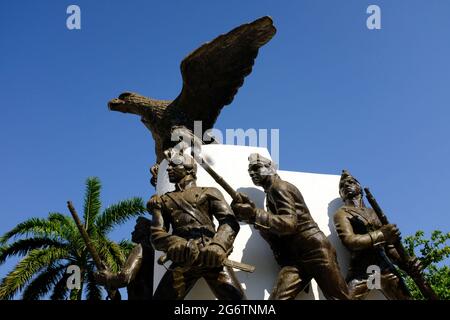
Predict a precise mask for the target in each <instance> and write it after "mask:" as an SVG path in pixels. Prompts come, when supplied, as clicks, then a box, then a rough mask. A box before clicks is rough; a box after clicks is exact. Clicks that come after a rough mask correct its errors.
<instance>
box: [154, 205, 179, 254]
mask: <svg viewBox="0 0 450 320" xmlns="http://www.w3.org/2000/svg"><path fill="white" fill-rule="evenodd" d="M147 209H148V210H149V211H150V212H151V213H152V227H151V230H152V234H151V241H152V244H153V246H154V247H155V249H156V250H159V251H164V252H167V250H168V249H169V247H170V246H172V245H174V244H176V243H179V242H187V241H186V240H185V239H184V238H181V237H179V236H175V235H172V234H170V233H169V232H167V229H168V223H167V222H165V221H164V216H163V213H162V207H161V206H160V205H158V202H155V201H153V203H152V200H150V201H149V203H148V204H147Z"/></svg>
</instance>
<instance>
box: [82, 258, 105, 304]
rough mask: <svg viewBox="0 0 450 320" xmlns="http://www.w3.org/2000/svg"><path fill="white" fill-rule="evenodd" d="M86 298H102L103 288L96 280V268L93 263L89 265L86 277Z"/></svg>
mask: <svg viewBox="0 0 450 320" xmlns="http://www.w3.org/2000/svg"><path fill="white" fill-rule="evenodd" d="M86 299H87V300H102V288H101V287H100V286H99V285H97V283H96V282H95V279H94V268H93V267H92V265H90V266H88V273H87V277H86Z"/></svg>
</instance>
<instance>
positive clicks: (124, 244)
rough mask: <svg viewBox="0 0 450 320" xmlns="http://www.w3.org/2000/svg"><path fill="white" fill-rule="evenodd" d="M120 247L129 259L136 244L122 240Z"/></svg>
mask: <svg viewBox="0 0 450 320" xmlns="http://www.w3.org/2000/svg"><path fill="white" fill-rule="evenodd" d="M118 244H119V247H120V248H121V250H122V252H123V254H124V255H125V256H126V257H128V256H129V255H130V253H131V250H133V248H134V246H135V244H134V243H133V242H131V241H128V240H122V241H120V242H119V243H118Z"/></svg>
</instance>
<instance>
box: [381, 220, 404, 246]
mask: <svg viewBox="0 0 450 320" xmlns="http://www.w3.org/2000/svg"><path fill="white" fill-rule="evenodd" d="M380 231H381V232H382V233H383V236H384V240H385V241H386V242H387V243H391V244H393V243H396V242H397V241H400V239H401V237H400V230H398V228H397V226H396V225H395V224H385V225H384V226H382V227H381V228H380Z"/></svg>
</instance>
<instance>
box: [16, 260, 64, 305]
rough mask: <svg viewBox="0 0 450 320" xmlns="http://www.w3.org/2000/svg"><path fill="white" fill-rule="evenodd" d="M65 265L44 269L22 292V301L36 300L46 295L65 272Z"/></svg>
mask: <svg viewBox="0 0 450 320" xmlns="http://www.w3.org/2000/svg"><path fill="white" fill-rule="evenodd" d="M65 267H66V266H65V265H60V264H59V265H57V266H54V265H50V266H49V267H47V268H46V269H44V270H43V271H42V272H41V273H40V274H39V275H38V276H37V277H35V278H34V279H33V281H32V282H31V283H30V284H29V285H28V286H27V287H26V288H25V289H24V290H23V295H22V299H23V300H38V299H40V298H42V297H43V296H44V295H46V294H47V293H48V292H50V290H51V289H52V287H53V286H54V285H55V284H56V282H57V280H58V277H59V276H60V274H61V273H62V272H64V271H65Z"/></svg>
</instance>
